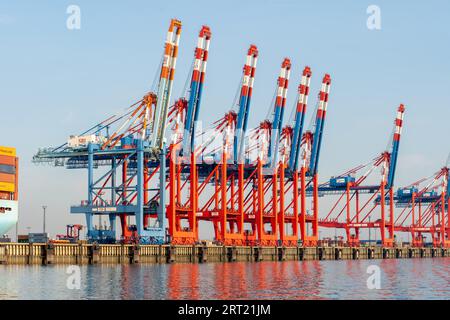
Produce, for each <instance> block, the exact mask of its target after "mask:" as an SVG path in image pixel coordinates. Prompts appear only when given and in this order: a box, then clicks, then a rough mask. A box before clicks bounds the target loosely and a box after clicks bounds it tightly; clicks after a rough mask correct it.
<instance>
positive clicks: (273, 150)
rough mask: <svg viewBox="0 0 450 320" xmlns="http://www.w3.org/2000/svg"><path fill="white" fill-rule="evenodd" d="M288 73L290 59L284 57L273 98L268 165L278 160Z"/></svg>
mask: <svg viewBox="0 0 450 320" xmlns="http://www.w3.org/2000/svg"><path fill="white" fill-rule="evenodd" d="M290 73H291V60H289V58H284V60H283V62H282V64H281V70H280V75H279V77H278V81H277V82H278V88H277V97H276V99H275V106H274V116H273V120H272V132H271V135H270V144H269V150H268V156H269V161H270V166H275V165H276V164H277V162H278V145H279V141H280V133H281V127H282V125H283V116H284V107H285V106H286V97H287V91H288V85H289V76H290Z"/></svg>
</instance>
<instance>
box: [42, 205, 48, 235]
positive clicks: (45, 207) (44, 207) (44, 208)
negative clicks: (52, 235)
mask: <svg viewBox="0 0 450 320" xmlns="http://www.w3.org/2000/svg"><path fill="white" fill-rule="evenodd" d="M42 209H43V210H44V217H43V220H44V221H43V229H44V233H45V211H46V210H47V206H45V205H44V206H42Z"/></svg>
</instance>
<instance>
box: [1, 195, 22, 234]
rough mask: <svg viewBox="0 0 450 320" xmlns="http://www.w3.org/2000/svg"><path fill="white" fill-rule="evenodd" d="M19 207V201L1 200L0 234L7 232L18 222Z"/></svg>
mask: <svg viewBox="0 0 450 320" xmlns="http://www.w3.org/2000/svg"><path fill="white" fill-rule="evenodd" d="M18 207H19V206H18V202H17V201H13V200H0V236H2V235H4V234H6V233H7V232H8V231H9V230H10V229H11V228H12V227H13V226H14V225H15V224H16V223H17V219H18V217H19V209H18Z"/></svg>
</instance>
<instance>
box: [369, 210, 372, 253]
mask: <svg viewBox="0 0 450 320" xmlns="http://www.w3.org/2000/svg"><path fill="white" fill-rule="evenodd" d="M371 229H372V228H371V227H370V216H369V246H370V245H372V244H371V243H370V242H371V240H372V239H371V233H370V230H371Z"/></svg>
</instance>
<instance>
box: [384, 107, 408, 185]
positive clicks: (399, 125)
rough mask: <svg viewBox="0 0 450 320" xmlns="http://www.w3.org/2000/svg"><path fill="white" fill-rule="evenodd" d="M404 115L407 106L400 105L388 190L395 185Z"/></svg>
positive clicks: (393, 140)
mask: <svg viewBox="0 0 450 320" xmlns="http://www.w3.org/2000/svg"><path fill="white" fill-rule="evenodd" d="M404 113H405V106H404V105H403V104H400V106H399V107H398V110H397V118H396V119H395V131H394V136H393V138H392V148H391V157H390V161H389V175H388V180H387V185H386V187H387V188H388V189H390V188H391V187H392V186H393V185H394V178H395V169H396V167H397V157H398V149H399V145H400V138H401V134H402V126H403V116H404Z"/></svg>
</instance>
